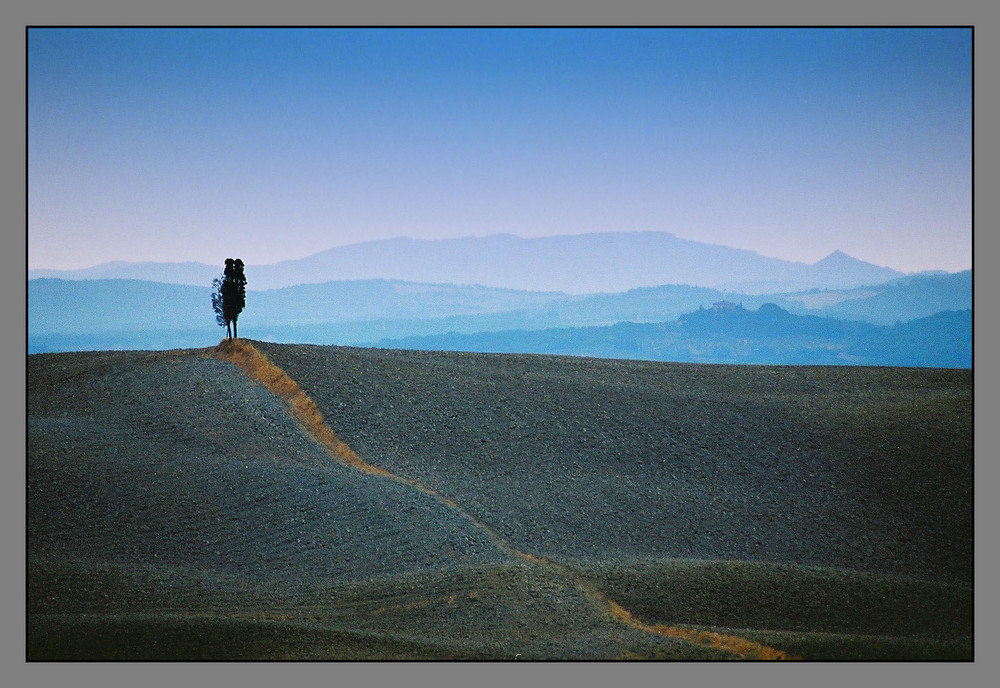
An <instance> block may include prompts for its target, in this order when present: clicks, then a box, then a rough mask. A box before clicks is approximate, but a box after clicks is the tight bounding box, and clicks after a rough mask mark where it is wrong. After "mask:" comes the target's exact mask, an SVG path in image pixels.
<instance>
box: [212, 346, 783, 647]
mask: <svg viewBox="0 0 1000 688" xmlns="http://www.w3.org/2000/svg"><path fill="white" fill-rule="evenodd" d="M207 355H208V356H209V357H210V358H215V359H218V360H222V361H226V362H229V363H232V364H234V365H235V366H236V367H238V368H239V369H240V370H242V371H243V372H244V373H245V374H246V375H247V376H248V377H250V378H251V379H252V380H255V381H256V382H258V383H260V384H261V385H263V386H264V387H265V388H267V389H268V390H269V391H271V392H272V393H273V394H274V395H275V396H277V397H278V398H280V399H282V400H283V401H285V403H287V404H288V406H289V410H290V412H291V415H292V417H293V418H294V419H295V420H296V421H297V422H299V423H300V424H301V425H302V427H303V428H304V429H305V430H306V432H308V433H309V435H310V436H311V437H313V438H314V439H315V440H316V441H317V442H318V443H319V444H320V445H322V446H323V447H324V448H325V449H326V450H327V451H329V452H330V453H331V454H332V455H333V456H334V457H335V458H336V459H338V460H339V461H341V462H342V463H344V464H346V465H348V466H351V467H352V468H355V469H357V470H360V471H362V472H364V473H367V474H369V475H377V476H380V477H383V478H388V479H390V480H394V481H396V482H400V483H403V484H405V485H409V486H410V487H412V488H414V489H416V490H418V491H420V492H423V493H424V494H426V495H428V496H430V497H432V498H434V499H436V500H437V501H439V502H440V503H442V504H444V505H445V506H447V507H448V508H450V509H452V510H454V511H456V512H457V513H458V514H459V515H461V516H462V517H463V518H465V519H466V520H468V521H469V522H471V523H472V524H473V525H474V526H475V527H477V528H478V529H480V530H481V531H482V532H483V533H485V534H486V536H487V537H488V538H489V539H490V541H491V542H493V543H494V544H495V545H496V546H497V547H498V548H499V549H501V550H503V551H504V552H506V553H507V554H509V555H510V556H512V557H514V558H516V559H521V560H522V561H526V562H529V563H531V564H534V565H536V566H542V567H545V568H547V569H549V570H550V571H552V572H555V573H557V574H559V575H560V576H562V577H564V578H567V579H568V580H569V581H571V582H572V584H573V585H575V586H576V587H577V589H578V590H580V592H581V593H582V594H583V595H584V597H585V598H586V599H587V600H589V601H590V603H591V604H593V605H594V606H595V607H597V608H598V609H599V610H600V611H602V612H603V613H604V614H606V615H608V616H610V617H611V618H614V619H615V620H617V621H619V622H620V623H623V624H625V625H626V626H629V627H631V628H634V629H637V630H640V631H644V632H647V633H652V634H655V635H659V636H662V637H666V638H677V639H681V640H684V641H687V642H690V643H692V644H698V645H705V646H709V647H713V648H717V649H721V650H724V651H727V652H731V653H733V654H735V655H737V656H739V657H741V658H746V659H765V660H774V659H799V658H798V657H793V656H791V655H788V654H787V653H785V652H783V651H781V650H776V649H774V648H772V647H768V646H767V645H763V644H761V643H758V642H756V641H753V640H748V639H746V638H741V637H739V636H735V635H729V634H722V633H716V632H714V631H701V630H698V629H694V628H680V627H677V626H667V625H664V624H649V623H646V622H644V621H642V620H640V619H638V618H636V617H635V616H634V615H633V614H632V613H631V612H629V611H628V610H627V609H625V608H624V607H622V606H621V605H620V604H618V603H617V602H615V601H614V600H612V599H611V598H610V597H608V595H607V594H606V593H605V592H604V591H602V590H601V589H600V587H599V586H598V585H597V584H596V583H594V582H592V581H590V580H587V579H586V578H584V577H583V576H581V575H579V574H577V573H575V572H574V571H572V570H571V569H570V568H569V567H567V566H564V565H562V564H559V563H556V562H554V561H552V560H549V559H546V558H544V557H540V556H536V555H533V554H530V553H528V552H522V551H521V550H519V549H517V548H516V547H514V546H513V545H512V544H511V543H509V542H507V541H506V540H504V539H503V538H502V537H500V535H499V534H498V533H496V532H495V531H494V530H493V529H492V528H490V527H489V526H488V525H486V524H485V523H483V522H481V521H479V520H478V519H476V518H475V517H474V516H473V515H472V514H470V513H469V512H468V511H466V510H465V509H464V508H463V507H462V506H461V505H460V504H459V503H457V502H456V501H454V500H453V499H450V498H448V497H445V496H444V495H442V494H440V493H438V492H437V491H435V490H433V489H432V488H430V487H427V486H426V485H423V484H421V483H419V482H417V481H416V480H413V479H412V478H407V477H404V476H400V475H397V474H395V473H393V472H391V471H388V470H386V469H384V468H382V467H380V466H375V465H373V464H370V463H368V462H367V461H365V460H364V459H363V458H362V457H361V456H359V455H358V454H357V453H356V452H355V451H354V450H353V449H351V447H350V446H348V445H347V443H346V442H344V441H343V440H341V439H340V438H339V437H337V435H336V433H335V432H334V431H333V429H332V428H330V426H329V425H327V424H326V421H325V420H324V419H323V415H322V413H321V412H320V411H319V408H318V407H317V406H316V404H315V402H314V401H313V400H312V399H311V398H309V396H308V395H307V394H306V393H305V391H304V390H303V389H302V388H301V387H299V385H298V383H297V382H295V380H293V379H292V378H291V377H290V376H289V375H288V373H286V372H285V371H284V370H283V369H282V368H280V367H279V366H277V365H275V364H274V363H273V362H272V361H271V360H270V359H269V358H268V357H267V356H266V355H265V354H264V353H263V352H261V351H260V350H259V349H257V348H256V347H255V346H254V345H253V344H252V343H251V342H249V341H247V340H242V339H232V340H223V341H222V342H220V344H219V345H218V346H217V347H214V348H211V349H208V350H207Z"/></svg>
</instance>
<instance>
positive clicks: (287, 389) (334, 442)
mask: <svg viewBox="0 0 1000 688" xmlns="http://www.w3.org/2000/svg"><path fill="white" fill-rule="evenodd" d="M214 352H215V357H216V358H219V359H221V360H223V361H228V362H230V363H233V364H234V365H236V366H237V367H239V368H240V369H241V370H243V372H244V373H246V374H247V376H249V377H250V379H252V380H256V381H257V382H259V383H260V384H262V385H264V387H266V388H267V389H268V390H270V391H271V392H272V393H273V394H274V395H275V396H277V397H278V398H280V399H282V400H284V402H285V403H286V404H288V407H289V409H290V410H291V413H292V417H293V418H295V420H297V421H298V422H299V423H300V424H301V425H302V427H303V428H305V430H306V432H308V433H309V434H310V435H312V436H313V437H314V438H315V439H316V441H318V442H319V443H320V444H322V445H323V446H324V447H326V448H327V449H328V450H329V451H330V452H331V453H332V454H333V455H334V456H335V457H337V458H338V459H340V460H341V461H342V462H344V463H345V464H347V465H349V466H353V467H354V468H357V469H358V470H360V471H363V472H365V473H369V474H372V475H381V476H383V477H391V478H395V477H396V476H394V475H393V474H392V473H390V472H389V471H387V470H385V469H383V468H380V467H378V466H373V465H372V464H370V463H368V462H367V461H365V460H364V459H362V458H361V457H360V456H358V455H357V454H356V453H355V452H354V450H353V449H351V448H350V447H349V446H348V445H347V443H345V442H344V441H342V440H341V439H340V438H339V437H337V434H336V433H335V432H334V431H333V430H332V429H331V428H330V426H329V425H327V424H326V421H325V420H324V419H323V414H322V413H320V410H319V409H318V408H317V407H316V403H315V402H314V401H313V400H312V399H310V398H309V396H308V395H307V394H306V393H305V392H304V391H302V389H301V388H300V387H299V385H298V384H297V383H296V382H295V380H293V379H292V378H290V377H289V376H288V374H287V373H285V371H284V370H282V369H281V368H279V367H278V366H276V365H274V364H273V363H272V362H271V360H270V359H269V358H267V356H265V355H264V354H262V353H261V352H260V351H258V350H257V348H256V347H254V345H253V344H251V343H250V342H248V341H245V340H242V339H232V340H225V341H223V342H222V343H221V344H219V346H218V347H217V348H216V349H214Z"/></svg>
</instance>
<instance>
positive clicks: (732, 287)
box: [28, 232, 903, 294]
mask: <svg viewBox="0 0 1000 688" xmlns="http://www.w3.org/2000/svg"><path fill="white" fill-rule="evenodd" d="M220 271H221V268H220V267H212V266H209V265H203V264H199V263H138V264H137V263H107V264H105V265H98V266H95V267H93V268H87V269H85V270H75V271H51V270H49V271H34V270H33V271H29V275H28V276H29V278H31V279H34V278H42V277H52V278H59V279H111V278H128V279H144V280H149V281H155V282H165V283H171V284H197V285H200V284H208V283H210V282H211V279H212V277H214V276H216V275H217V274H218V273H219V272H220ZM902 276H903V273H901V272H898V271H896V270H892V269H890V268H886V267H880V266H877V265H872V264H871V263H866V262H863V261H860V260H856V259H854V258H851V257H850V256H847V255H845V254H844V253H841V252H840V251H836V252H834V253H833V254H831V255H830V256H828V257H827V258H824V259H823V260H821V261H819V262H817V263H815V264H813V265H807V264H805V263H796V262H790V261H785V260H780V259H777V258H769V257H766V256H762V255H760V254H758V253H755V252H753V251H748V250H744V249H735V248H729V247H726V246H719V245H714V244H707V243H702V242H698V241H690V240H687V239H680V238H678V237H676V236H674V235H673V234H669V233H666V232H605V233H591V234H576V235H562V236H553V237H542V238H534V239H526V238H521V237H517V236H514V235H510V234H500V235H491V236H486V237H466V238H462V239H442V240H418V239H408V238H397V239H386V240H380V241H369V242H363V243H357V244H351V245H348V246H340V247H336V248H332V249H329V250H327V251H322V252H320V253H316V254H314V255H311V256H308V257H306V258H302V259H299V260H288V261H282V262H279V263H274V264H270V265H248V266H247V279H248V283H249V284H251V285H253V286H254V288H256V289H276V288H281V287H289V286H294V285H297V284H322V283H326V282H330V281H334V280H336V281H347V280H368V279H389V280H401V281H408V282H422V283H436V284H458V285H472V284H478V285H484V286H489V287H499V288H506V289H517V290H529V291H561V292H567V293H575V294H584V293H599V292H621V291H625V290H628V289H633V288H637V287H653V286H657V285H663V284H688V285H692V286H699V287H710V288H715V289H721V290H727V291H739V292H744V293H750V294H767V293H777V292H790V291H796V290H805V289H812V288H821V289H846V288H850V287H857V286H861V285H866V284H878V283H882V282H886V281H888V280H891V279H895V278H897V277H902Z"/></svg>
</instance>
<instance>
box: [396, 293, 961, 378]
mask: <svg viewBox="0 0 1000 688" xmlns="http://www.w3.org/2000/svg"><path fill="white" fill-rule="evenodd" d="M379 346H380V347H384V348H401V349H429V350H443V351H474V352H487V353H535V354H561V355H574V356H592V357H597V358H619V359H641V360H650V361H675V362H693V363H744V364H746V363H750V364H772V365H805V364H809V365H876V366H890V365H891V366H912V367H934V368H971V367H972V311H946V312H942V313H939V314H936V315H933V316H930V317H927V318H922V319H919V320H914V321H912V322H909V323H906V324H898V325H895V326H893V327H884V326H878V325H872V324H870V323H864V322H860V321H848V320H838V319H834V318H823V317H819V316H802V315H794V314H792V313H789V312H788V311H786V310H784V309H782V308H780V307H778V306H776V305H774V304H764V305H762V306H761V307H760V308H759V309H757V310H756V311H750V310H747V309H745V308H743V307H742V306H740V305H738V304H733V303H729V302H727V303H724V304H720V305H718V306H715V307H713V308H709V309H703V308H702V309H699V310H697V311H695V312H692V313H688V314H685V315H683V316H681V317H680V318H678V319H677V320H676V321H674V322H665V323H629V322H623V323H618V324H616V325H610V326H604V327H576V328H556V329H547V330H538V331H527V330H515V331H507V332H488V333H487V332H484V333H479V334H458V333H452V334H445V335H435V336H429V337H409V338H403V339H396V340H383V341H381V342H379Z"/></svg>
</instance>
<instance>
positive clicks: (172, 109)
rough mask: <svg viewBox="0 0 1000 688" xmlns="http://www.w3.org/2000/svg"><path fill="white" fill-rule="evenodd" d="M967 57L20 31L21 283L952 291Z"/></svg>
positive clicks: (647, 36) (234, 33)
mask: <svg viewBox="0 0 1000 688" xmlns="http://www.w3.org/2000/svg"><path fill="white" fill-rule="evenodd" d="M971 74H972V31H971V29H924V28H911V29H89V28H88V29H61V28H51V29H36V28H32V29H29V30H28V268H29V269H31V270H35V269H52V270H71V269H81V268H87V267H93V266H96V265H100V264H103V263H108V262H114V261H126V262H147V261H148V262H199V263H205V264H209V265H213V264H216V263H218V262H220V261H221V260H223V259H224V258H225V257H226V256H229V255H241V256H242V257H243V259H244V261H246V262H247V263H248V264H259V265H265V264H273V263H278V262H282V261H285V260H294V259H299V258H304V257H306V256H309V255H313V254H315V253H318V252H321V251H324V250H328V249H331V248H336V247H339V246H346V245H350V244H356V243H362V242H366V241H372V240H380V239H392V238H398V237H411V238H415V239H448V238H462V237H470V236H472V237H484V236H489V235H495V234H512V235H515V236H520V237H523V238H539V237H544V236H554V235H573V234H586V233H595V232H636V231H650V232H666V233H670V234H673V235H675V236H676V237H678V238H682V239H688V240H693V241H699V242H703V243H708V244H715V245H721V246H729V247H733V248H739V249H746V250H750V251H754V252H756V253H758V254H760V255H762V256H768V257H774V258H780V259H782V260H787V261H792V262H800V263H805V264H813V263H816V262H817V261H819V260H821V259H823V258H824V257H826V256H828V255H829V254H831V253H832V252H834V251H837V250H839V251H842V252H844V253H846V254H847V255H849V256H851V257H853V258H856V259H858V260H862V261H865V262H869V263H873V264H875V265H879V266H887V267H891V268H893V269H895V270H899V271H901V272H906V273H912V272H920V271H925V270H944V271H947V272H957V271H961V270H967V269H971V267H972V210H971V208H972V202H971V199H972V162H971V161H972V78H971Z"/></svg>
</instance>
